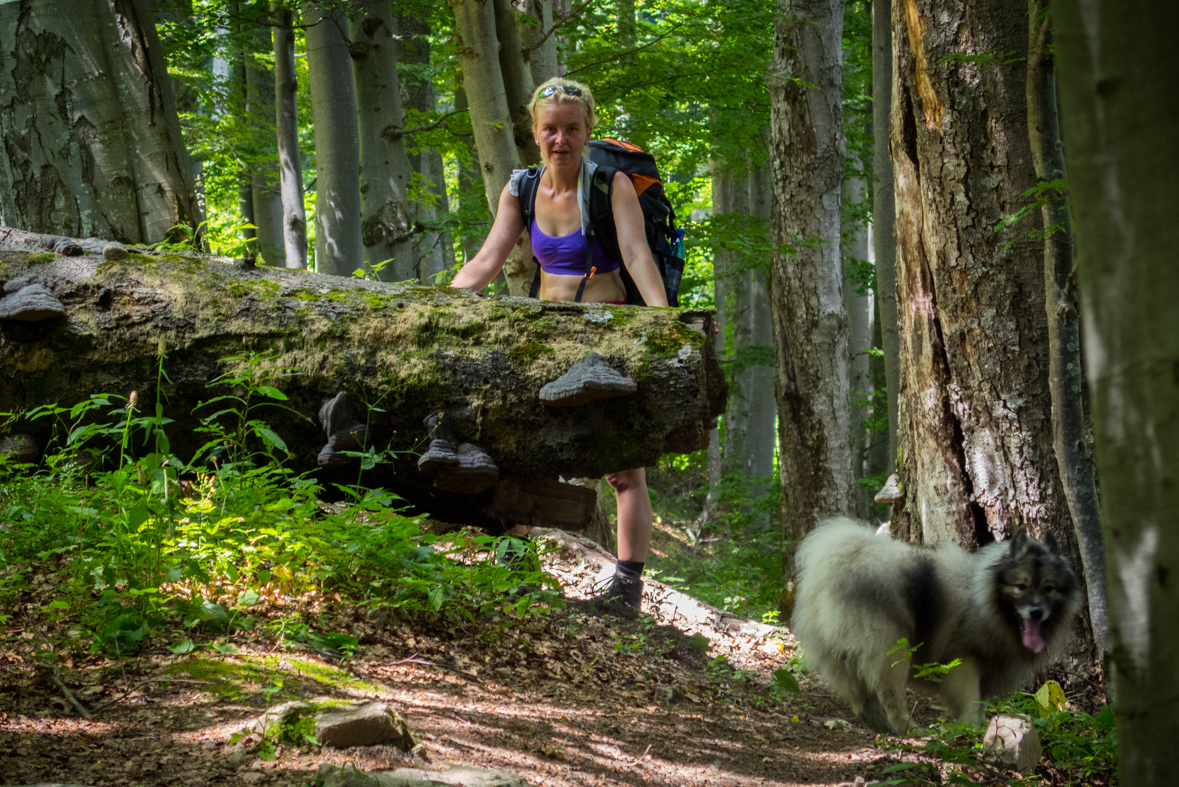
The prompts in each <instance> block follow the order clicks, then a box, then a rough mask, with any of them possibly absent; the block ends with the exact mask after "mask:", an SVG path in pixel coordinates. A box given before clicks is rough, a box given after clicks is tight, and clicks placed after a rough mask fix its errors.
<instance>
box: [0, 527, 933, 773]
mask: <svg viewBox="0 0 1179 787" xmlns="http://www.w3.org/2000/svg"><path fill="white" fill-rule="evenodd" d="M552 538H553V539H555V540H551V541H550V542H549V543H551V544H554V545H555V547H556V548H554V549H553V550H552V551H550V552H549V553H548V554H547V555H546V556H545V558H544V561H545V568H546V570H547V571H549V572H550V573H552V574H554V575H555V576H556V577H557V578H558V579H559V580H560V582H561V584H562V586H563V588H564V590H565V593H566V595H567V596H568V597H569V598H570V599H576V598H586V597H588V596H589V595H590V594H591V585H592V584H593V581H594V580H595V578H596V577H597V576H599V575H600V574H601V573H602V572H603V571H608V565H607V563H608V559H607V558H606V556H605V555H604V554H602V553H597V552H596V550H594V549H593V548H592V546H588V545H587V544H586V542H584V541H582V540H580V539H577V538H575V537H571V536H568V535H564V534H553V536H552ZM604 561H606V562H604ZM47 581H48V579H47ZM43 590H44V591H45V592H48V590H47V589H43ZM32 592H34V593H35V592H38V591H37V589H36V588H33V589H32ZM660 594H662V596H660ZM677 599H678V600H677ZM659 600H662V601H663V602H664V603H662V604H660V603H653V602H658V601H659ZM681 602H684V603H681ZM644 609H645V614H643V615H640V616H638V617H637V618H635V619H633V620H628V619H624V618H618V617H613V616H601V615H593V614H588V613H587V612H586V610H585V608H584V605H579V604H578V603H577V602H576V601H573V600H571V601H570V603H569V604H568V605H567V606H566V607H565V608H564V609H557V610H552V611H550V612H547V613H545V614H543V615H541V614H526V615H524V616H523V617H522V618H521V619H519V620H516V621H514V623H513V625H510V626H505V625H504V624H503V621H500V622H499V624H497V625H490V624H489V625H488V626H487V627H486V628H479V627H475V626H469V625H468V626H465V627H464V626H458V625H455V624H441V623H439V624H436V625H434V626H430V625H427V624H424V623H422V622H421V621H420V620H419V621H415V622H413V623H412V624H411V623H410V622H408V621H399V620H398V619H397V618H396V616H386V615H384V614H383V613H379V614H376V615H369V614H365V612H364V611H363V610H358V609H355V608H351V607H349V608H343V607H341V608H334V609H333V608H331V607H330V606H329V607H325V608H323V609H321V610H319V614H320V616H321V617H320V620H321V622H323V623H325V624H327V625H329V626H331V627H334V630H338V631H350V632H351V633H352V634H353V635H354V636H356V637H358V638H359V640H360V644H359V646H358V647H357V648H356V651H355V653H354V654H353V655H352V656H351V657H350V658H347V659H339V658H331V657H329V656H328V654H326V653H325V652H322V651H321V652H317V651H316V650H314V649H308V648H305V647H303V646H299V645H291V644H286V645H284V646H283V647H282V648H276V647H275V646H274V645H273V643H271V642H267V641H265V640H263V639H262V638H261V637H259V636H257V635H255V634H252V633H251V632H237V633H236V634H234V635H233V644H234V645H235V648H234V649H236V650H237V651H238V652H237V653H219V652H215V650H214V649H212V648H201V649H198V650H197V651H194V652H192V653H188V654H185V655H176V654H174V653H172V652H171V651H170V650H168V649H166V648H165V649H162V650H157V651H152V652H148V653H145V654H141V655H138V656H136V657H134V658H126V659H121V660H112V659H103V658H99V657H94V656H88V657H85V658H74V659H65V660H64V663H62V664H61V665H60V668H59V674H58V675H55V674H54V672H53V670H52V669H50V668H46V667H43V666H37V657H36V656H35V651H36V650H37V647H38V646H37V643H36V641H35V640H36V635H35V634H34V633H33V632H31V631H27V632H25V633H24V635H23V636H24V640H23V641H24V642H25V643H27V647H16V648H12V647H8V648H6V650H5V651H4V652H0V784H6V785H24V784H35V783H37V782H58V783H70V784H78V785H88V786H89V787H108V786H110V787H115V786H122V785H168V786H169V787H173V786H176V787H179V786H180V785H222V784H224V785H257V786H266V785H299V786H300V787H306V786H308V785H311V784H312V783H313V782H314V779H315V772H316V770H317V768H318V767H319V766H320V765H321V764H323V763H333V764H336V765H340V766H342V765H343V764H345V763H349V762H350V763H354V764H355V765H356V766H357V767H358V768H360V770H362V771H365V772H369V771H381V770H392V769H394V768H398V767H406V766H409V767H416V768H426V769H430V770H439V769H444V768H445V767H446V766H447V765H454V764H466V765H474V766H478V767H483V768H498V769H502V770H506V771H510V772H512V773H515V774H518V775H519V776H521V777H523V778H524V779H525V780H526V781H527V782H528V783H529V784H532V785H538V786H539V785H546V786H548V787H573V786H574V785H658V786H660V787H663V786H666V787H705V785H708V787H744V786H745V785H750V786H752V785H782V786H783V787H784V786H785V785H801V784H807V785H816V784H822V785H837V784H863V783H864V782H865V781H867V782H869V783H871V782H872V781H873V780H883V779H887V778H888V776H887V775H882V772H883V771H884V769H885V768H887V767H888V766H889V765H893V764H897V763H899V762H902V761H907V762H911V763H914V762H917V761H919V760H926V759H927V758H925V756H924V755H923V754H921V753H919V752H916V751H915V750H919V749H920V748H921V743H922V741H921V740H916V739H912V740H907V739H898V738H889V739H884V738H880V739H878V738H877V737H876V736H875V735H873V734H872V733H870V732H869V731H867V730H866V729H864V727H863V726H862V725H861V724H860V723H859V722H858V721H857V720H856V719H854V717H851V716H850V710H849V708H848V707H847V706H846V705H845V704H844V703H842V702H841V701H839V700H837V699H836V698H834V697H833V696H832V695H831V694H830V692H829V691H828V690H827V689H826V688H825V687H824V685H823V684H822V683H821V682H820V681H818V680H817V679H814V678H809V679H808V678H802V679H801V680H800V683H801V684H802V693H801V694H800V695H795V694H785V693H783V692H781V691H780V690H776V689H774V688H773V684H774V681H773V677H772V673H773V671H774V670H776V669H779V668H781V667H783V666H784V665H786V664H787V663H788V662H789V659H790V656H791V652H792V640H791V637H790V636H789V634H788V633H786V631H785V630H784V629H780V628H772V627H767V626H761V625H760V624H753V623H749V622H744V621H741V620H740V619H736V618H734V617H733V616H731V615H718V614H712V613H715V610H713V611H712V613H710V612H709V609H710V608H704V607H702V606H701V605H693V604H692V603H691V600H690V599H686V597H682V596H678V595H676V594H675V593H674V591H671V590H668V589H665V588H662V587H661V586H659V585H658V584H657V583H649V586H648V597H647V598H646V599H645V604H644ZM651 612H654V614H650V613H651ZM18 622H19V621H18V620H17V619H14V620H13V621H12V623H18ZM4 634H5V639H8V637H10V636H12V634H13V632H11V631H10V632H4ZM180 636H182V635H180V634H178V635H177V638H178V639H179V637H180ZM8 641H9V642H11V641H12V640H10V639H8ZM153 643H154V640H153ZM41 663H44V662H41ZM55 678H56V679H57V680H60V681H61V682H62V684H64V685H65V686H67V687H69V688H70V689H71V693H72V694H73V695H74V697H75V699H76V700H77V701H78V702H79V703H81V704H82V705H84V706H86V707H87V708H89V709H93V713H92V717H91V718H81V717H80V715H79V713H78V712H77V711H76V710H75V709H74V707H73V706H72V705H71V703H70V702H68V701H67V699H66V697H65V693H64V692H63V691H61V690H60V688H59V684H58V683H56V682H55ZM128 690H130V691H129V693H128ZM320 695H328V696H332V697H338V698H352V699H366V698H375V699H379V700H381V701H384V702H387V703H389V704H391V705H392V706H393V707H394V708H396V710H397V711H398V712H399V713H400V714H401V715H402V717H403V718H404V719H405V720H406V722H407V723H408V726H409V729H410V730H411V732H412V734H413V737H414V739H415V740H416V741H417V742H418V746H417V747H415V749H414V751H413V752H412V753H402V752H401V751H400V750H398V749H396V748H394V747H392V746H372V747H363V748H353V749H349V750H337V749H330V748H326V747H325V748H323V749H318V750H316V749H313V748H311V747H303V748H300V747H297V746H293V745H290V746H288V745H279V746H278V748H277V750H276V751H275V752H274V757H273V759H266V758H265V757H264V756H263V755H264V754H265V751H264V747H260V746H259V745H258V744H259V742H258V740H257V738H256V736H252V737H246V738H244V739H241V736H240V733H241V731H242V730H243V727H245V726H246V725H247V724H248V723H249V721H250V720H252V719H254V718H256V717H258V716H259V714H261V713H262V712H263V711H264V710H265V709H266V708H267V707H269V706H272V705H275V704H277V703H279V702H283V701H286V700H290V699H294V698H310V697H315V696H320ZM935 715H936V713H935V712H934V711H932V710H930V709H929V708H928V707H927V706H925V705H924V703H923V704H922V706H921V707H919V709H918V711H917V713H916V714H915V717H914V721H915V722H916V723H928V722H930V721H932V719H933V718H934V716H935ZM843 719H846V720H847V721H843ZM235 738H236V739H238V740H235ZM930 775H931V776H933V777H934V778H936V774H935V773H931V774H930Z"/></svg>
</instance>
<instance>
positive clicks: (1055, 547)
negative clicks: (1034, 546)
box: [1044, 533, 1060, 552]
mask: <svg viewBox="0 0 1179 787" xmlns="http://www.w3.org/2000/svg"><path fill="white" fill-rule="evenodd" d="M1044 546H1046V547H1048V548H1049V549H1051V550H1052V551H1053V552H1059V551H1060V545H1059V544H1057V543H1056V536H1055V535H1054V534H1052V533H1049V534H1048V535H1046V536H1044Z"/></svg>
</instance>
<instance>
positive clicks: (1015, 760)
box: [982, 715, 1043, 773]
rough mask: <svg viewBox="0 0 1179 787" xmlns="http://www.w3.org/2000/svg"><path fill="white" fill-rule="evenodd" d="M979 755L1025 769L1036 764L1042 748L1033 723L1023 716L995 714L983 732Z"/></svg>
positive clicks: (1025, 770) (1030, 768)
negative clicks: (981, 749)
mask: <svg viewBox="0 0 1179 787" xmlns="http://www.w3.org/2000/svg"><path fill="white" fill-rule="evenodd" d="M982 748H983V756H985V757H987V758H988V759H991V760H993V761H995V762H998V763H1001V764H1002V765H1006V766H1007V767H1009V768H1013V769H1014V770H1017V771H1019V772H1020V773H1027V772H1029V771H1033V770H1035V769H1036V766H1037V765H1039V764H1040V758H1041V756H1042V755H1043V749H1042V748H1041V746H1040V736H1039V734H1038V733H1037V732H1036V727H1035V725H1033V724H1032V720H1031V719H1030V718H1028V717H1027V716H1004V715H998V716H995V717H994V718H992V719H991V723H990V724H988V725H987V731H986V734H985V735H983V745H982Z"/></svg>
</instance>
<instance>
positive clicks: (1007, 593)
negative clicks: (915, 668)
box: [792, 519, 1081, 735]
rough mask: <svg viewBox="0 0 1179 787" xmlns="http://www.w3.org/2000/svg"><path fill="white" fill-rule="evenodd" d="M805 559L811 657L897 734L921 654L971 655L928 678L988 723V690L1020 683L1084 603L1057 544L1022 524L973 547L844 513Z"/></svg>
mask: <svg viewBox="0 0 1179 787" xmlns="http://www.w3.org/2000/svg"><path fill="white" fill-rule="evenodd" d="M795 566H796V569H797V576H796V583H795V596H794V617H793V620H792V627H793V632H794V635H795V637H797V639H798V641H799V642H800V643H801V644H802V647H803V650H804V651H805V653H806V657H807V660H808V661H809V662H810V663H811V665H812V666H814V667H815V668H816V669H817V670H818V671H819V672H820V673H822V674H823V675H824V676H825V677H826V678H827V680H828V681H829V682H830V683H831V685H832V687H833V688H834V689H835V692H836V693H837V694H839V696H841V697H843V698H844V699H846V700H847V701H848V702H850V703H851V706H852V710H853V711H855V714H856V715H857V716H859V717H860V719H861V720H863V722H864V723H865V724H867V725H868V726H869V727H870V728H871V729H873V730H875V731H877V732H893V733H896V734H898V735H900V734H904V733H905V732H906V731H907V730H908V727H909V724H908V721H909V711H908V708H907V706H906V703H905V687H906V685H907V684H908V682H909V673H910V666H911V664H912V665H917V664H927V663H939V664H946V663H949V662H950V661H952V660H953V659H961V660H962V663H961V664H960V665H958V666H956V667H954V668H953V669H951V670H950V671H949V673H948V674H946V675H944V676H942V678H941V681H940V682H939V683H936V684H929V685H931V686H934V687H936V689H937V690H938V692H939V693H940V694H941V696H942V698H943V700H944V701H945V702H946V704H947V705H948V707H949V710H950V712H951V714H952V715H953V716H954V717H955V718H957V719H960V720H962V721H970V722H974V723H980V722H981V721H982V710H983V708H982V706H981V705H980V700H983V699H986V698H989V697H991V696H993V695H995V694H1001V693H1003V692H1008V691H1015V690H1016V689H1020V688H1022V687H1023V686H1024V685H1025V684H1026V683H1027V682H1028V681H1029V680H1030V679H1031V678H1032V677H1033V676H1034V675H1035V674H1037V673H1038V672H1041V671H1042V670H1043V669H1044V668H1045V667H1046V666H1047V665H1048V663H1049V661H1051V659H1052V657H1053V656H1054V654H1055V653H1056V652H1057V651H1058V650H1059V649H1060V648H1061V647H1062V646H1063V645H1064V643H1065V641H1066V640H1067V639H1068V633H1069V628H1070V626H1071V624H1072V621H1073V617H1074V616H1075V615H1076V614H1077V611H1078V609H1079V608H1080V606H1081V594H1080V590H1079V588H1078V586H1077V579H1076V577H1075V576H1074V574H1073V571H1072V568H1071V567H1070V566H1069V564H1068V561H1067V560H1065V558H1064V557H1062V556H1061V555H1060V553H1059V552H1058V551H1057V549H1056V543H1055V542H1054V541H1053V540H1052V539H1051V538H1049V540H1048V543H1040V542H1039V541H1036V540H1035V539H1033V538H1029V537H1028V535H1027V532H1026V531H1025V530H1024V529H1022V528H1021V529H1020V530H1019V532H1018V533H1016V534H1015V536H1014V537H1013V538H1011V539H1010V540H1008V541H1003V542H1000V543H996V544H991V545H989V546H986V547H984V548H982V549H980V550H979V551H978V552H976V553H974V554H969V553H967V552H965V551H963V550H962V549H960V548H959V547H958V546H956V545H954V544H939V545H938V546H937V547H934V548H928V547H917V546H913V545H911V544H906V543H903V542H900V541H893V540H890V539H889V538H888V537H887V536H884V535H877V534H876V533H874V532H873V531H872V530H871V529H869V528H867V527H864V526H862V525H860V524H857V523H855V522H852V521H850V520H847V519H833V520H829V521H827V522H825V523H823V524H822V525H820V526H819V527H818V528H816V529H815V530H814V532H812V533H811V534H810V535H808V536H807V537H806V538H805V539H804V540H803V542H802V544H801V545H800V546H799V549H798V555H797V557H796V558H795ZM901 638H904V639H906V640H908V645H909V647H910V648H916V650H915V651H914V652H912V653H911V655H910V653H909V651H908V650H907V649H904V648H902V649H899V650H897V649H896V648H897V641H898V640H900V639H901ZM890 650H893V651H894V652H893V653H891V654H890V653H889V651H890ZM920 683H926V681H920Z"/></svg>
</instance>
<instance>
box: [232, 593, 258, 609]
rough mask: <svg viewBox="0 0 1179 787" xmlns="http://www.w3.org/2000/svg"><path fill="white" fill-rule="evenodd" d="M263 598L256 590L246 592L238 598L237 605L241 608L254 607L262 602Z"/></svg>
mask: <svg viewBox="0 0 1179 787" xmlns="http://www.w3.org/2000/svg"><path fill="white" fill-rule="evenodd" d="M261 598H262V597H261V596H259V595H258V592H257V591H255V590H245V591H243V592H242V594H241V595H240V596H238V597H237V604H238V606H239V607H252V606H254V605H255V604H257V603H258V601H259V600H261Z"/></svg>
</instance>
